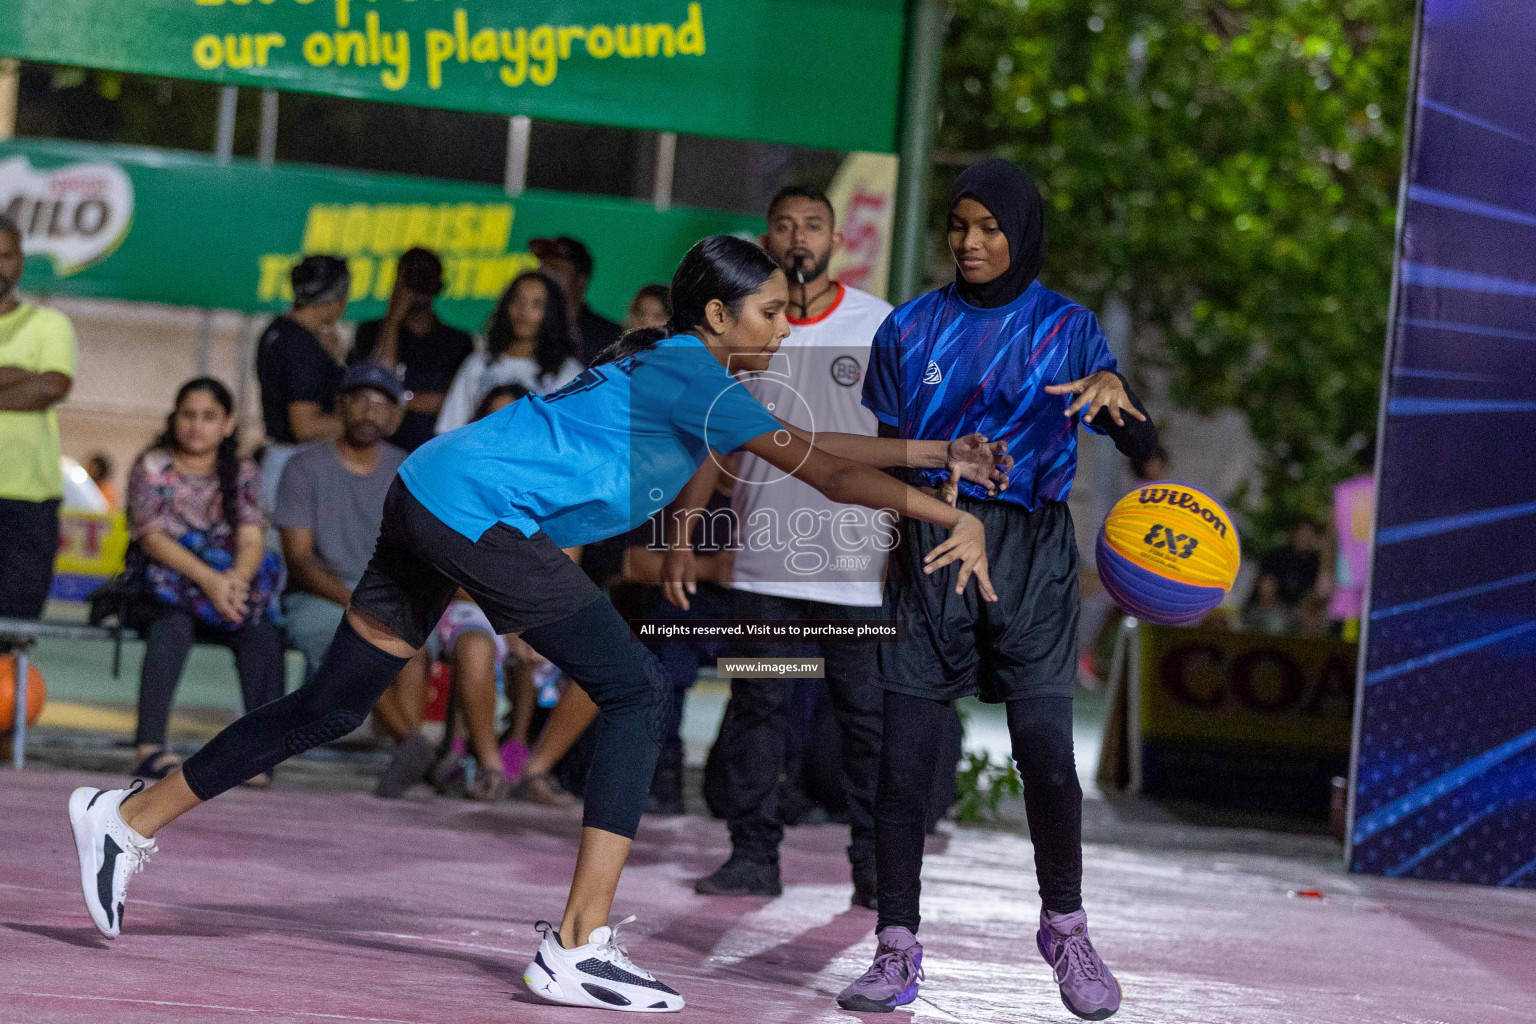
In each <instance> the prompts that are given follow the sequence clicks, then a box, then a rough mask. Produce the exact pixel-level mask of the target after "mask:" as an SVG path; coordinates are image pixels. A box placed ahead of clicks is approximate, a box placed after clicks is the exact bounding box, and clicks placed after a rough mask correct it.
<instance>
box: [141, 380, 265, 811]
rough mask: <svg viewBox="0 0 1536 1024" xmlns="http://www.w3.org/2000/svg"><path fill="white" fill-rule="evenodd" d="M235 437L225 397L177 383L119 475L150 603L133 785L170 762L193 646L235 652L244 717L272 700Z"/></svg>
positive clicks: (247, 485)
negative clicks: (155, 432) (157, 428)
mask: <svg viewBox="0 0 1536 1024" xmlns="http://www.w3.org/2000/svg"><path fill="white" fill-rule="evenodd" d="M235 428H236V420H235V403H234V398H233V397H232V396H231V395H230V393H229V389H228V388H226V387H225V386H224V385H223V384H221V383H220V382H218V381H216V380H214V379H212V378H209V377H199V378H197V379H196V380H191V381H188V382H187V383H186V384H183V385H182V386H181V390H180V391H178V392H177V394H176V407H175V409H174V411H173V412H172V413H171V414H170V416H168V417H167V419H166V425H165V432H164V433H162V434H161V435H160V436H159V437H158V438H156V439H155V442H154V443H153V444H152V445H151V446H150V447H149V448H148V449H147V450H146V451H145V452H144V453H143V454H142V455H140V456H139V457H138V459H137V460H135V462H134V464H133V469H132V471H131V472H130V473H129V476H128V528H129V534H130V536H131V537H132V538H133V542H134V547H133V550H132V552H131V557H132V559H133V563H132V564H133V566H134V572H135V574H136V575H137V574H142V579H143V581H144V589H145V590H146V591H147V592H148V593H149V594H151V595H152V596H153V599H154V604H155V605H156V608H155V613H154V619H153V622H152V623H151V625H150V626H149V628H148V630H147V632H146V635H145V641H146V645H145V650H144V665H143V670H142V672H141V674H140V677H139V722H138V731H137V734H136V736H135V743H136V745H137V756H138V761H139V763H138V766H137V767H136V768H135V769H134V774H135V775H137V776H140V777H143V778H151V779H161V778H164V777H165V776H166V775H167V774H168V773H169V772H170V771H171V770H172V769H173V768H175V767H176V766H177V765H178V764H179V763H180V761H179V759H177V758H176V757H175V755H173V754H172V753H171V752H170V751H169V750H167V749H166V726H167V722H168V720H169V718H170V713H171V701H172V699H173V698H174V697H175V694H176V686H177V684H178V683H179V682H180V681H181V675H182V671H183V670H184V669H185V668H186V664H187V655H188V654H189V653H191V650H192V645H193V643H194V642H195V641H198V640H201V641H203V642H207V643H219V644H223V645H224V646H226V647H229V648H230V649H231V650H233V651H234V655H235V669H236V671H237V672H238V673H239V675H240V690H241V694H242V696H243V698H244V701H245V710H246V711H247V712H250V711H252V710H254V709H256V708H258V707H260V706H262V705H263V704H266V703H268V702H270V701H274V700H276V699H278V698H279V697H281V696H282V695H283V644H282V638H281V636H280V635H279V633H278V629H277V626H276V625H275V624H274V623H273V622H272V619H271V616H270V615H269V614H268V611H269V607H268V606H269V605H270V603H271V598H272V590H273V588H274V587H275V586H276V583H277V574H278V564H277V558H276V556H274V555H270V554H269V555H265V556H264V555H263V552H262V516H261V509H260V507H259V505H258V503H257V502H258V495H259V493H260V489H261V477H260V473H259V472H258V470H257V469H256V466H255V465H254V464H253V463H251V462H248V461H245V460H242V459H240V458H239V456H238V455H237V454H236V451H237V447H238V441H237V440H236V436H235ZM252 781H253V782H257V783H265V782H270V781H271V778H270V776H260V777H258V779H256V780H252Z"/></svg>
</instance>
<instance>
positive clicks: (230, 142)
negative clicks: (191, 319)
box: [196, 85, 240, 377]
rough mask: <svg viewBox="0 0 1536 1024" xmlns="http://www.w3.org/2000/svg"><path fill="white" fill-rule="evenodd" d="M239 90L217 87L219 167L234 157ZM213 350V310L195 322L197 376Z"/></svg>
mask: <svg viewBox="0 0 1536 1024" xmlns="http://www.w3.org/2000/svg"><path fill="white" fill-rule="evenodd" d="M239 102H240V90H239V89H237V88H236V87H235V86H233V85H224V86H220V87H219V119H218V122H217V123H216V124H215V125H214V131H213V156H214V159H215V160H217V161H218V162H219V164H220V166H228V164H229V161H230V160H231V159H232V158H233V157H234V155H235V107H236V106H237V105H238V104H239ZM211 348H213V310H211V309H205V310H203V313H202V316H201V317H199V318H198V322H197V356H196V360H197V375H198V376H199V377H206V376H208V364H209V350H210V349H211Z"/></svg>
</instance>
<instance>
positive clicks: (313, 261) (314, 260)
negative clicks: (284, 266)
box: [288, 255, 352, 306]
mask: <svg viewBox="0 0 1536 1024" xmlns="http://www.w3.org/2000/svg"><path fill="white" fill-rule="evenodd" d="M288 279H289V280H290V281H291V282H292V283H293V301H294V304H295V305H298V306H314V305H318V304H319V303H322V302H330V301H332V300H333V299H339V298H342V297H344V296H345V295H346V294H347V290H348V289H349V288H350V287H351V286H352V272H351V271H350V270H348V269H347V261H346V260H343V259H341V258H339V257H336V256H322V255H315V256H305V257H304V258H303V259H302V260H300V261H299V262H298V263H297V264H296V265H295V266H294V268H293V270H292V271H291V272H290V273H289V275H288Z"/></svg>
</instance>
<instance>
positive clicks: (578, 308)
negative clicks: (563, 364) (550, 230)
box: [528, 235, 623, 366]
mask: <svg viewBox="0 0 1536 1024" xmlns="http://www.w3.org/2000/svg"><path fill="white" fill-rule="evenodd" d="M528 250H529V251H530V252H532V253H533V254H534V255H535V256H537V257H538V258H539V270H540V271H542V272H543V273H544V274H546V275H548V276H549V278H550V279H552V280H553V281H554V282H555V284H556V285H558V286H559V288H560V294H561V295H563V296H564V297H565V304H566V305H565V310H566V321H567V322H568V323H569V324H571V326H572V328H573V335H574V340H575V343H576V347H577V351H576V357H577V358H578V359H580V360H581V363H582V365H583V366H591V365H592V363H593V362H594V361H596V359H597V357H598V356H599V355H600V354H601V353H602V351H603V350H604V349H606V348H607V347H608V346H609V345H612V344H613V343H614V342H616V341H618V340H619V336H620V335H621V334H623V329H622V328H621V327H619V325H618V324H616V323H614V322H613V321H612V320H609V319H608V318H607V317H605V316H603V315H602V314H600V313H597V312H595V311H594V310H593V309H592V307H591V306H589V305H587V286H588V285H590V284H591V283H592V272H593V270H594V269H595V265H594V264H593V262H592V253H591V252H590V251H589V250H588V249H587V247H586V246H585V245H583V244H582V243H581V242H579V241H577V240H576V239H574V238H571V237H570V236H569V235H561V236H560V237H559V238H535V239H533V240H532V241H530V242H529V243H528Z"/></svg>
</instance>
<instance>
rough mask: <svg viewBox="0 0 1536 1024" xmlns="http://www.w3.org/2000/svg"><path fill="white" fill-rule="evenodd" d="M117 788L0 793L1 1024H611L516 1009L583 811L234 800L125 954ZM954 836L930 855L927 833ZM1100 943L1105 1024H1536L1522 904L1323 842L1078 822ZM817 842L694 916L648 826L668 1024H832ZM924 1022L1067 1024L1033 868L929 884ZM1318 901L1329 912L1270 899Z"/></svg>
mask: <svg viewBox="0 0 1536 1024" xmlns="http://www.w3.org/2000/svg"><path fill="white" fill-rule="evenodd" d="M120 779H121V777H120V776H101V775H85V774H81V773H75V772H62V771H56V770H51V769H48V768H45V767H41V766H39V767H36V768H30V769H28V770H27V771H25V772H23V773H20V774H16V773H13V772H10V771H8V770H3V771H0V814H3V821H4V826H5V828H4V832H5V838H4V842H3V845H0V1022H3V1024H11V1022H27V1024H76V1022H91V1024H101V1022H103V1021H111V1022H114V1024H117V1022H121V1024H138V1022H146V1024H147V1022H200V1024H201V1022H207V1024H223V1022H237V1021H241V1022H245V1021H249V1022H257V1021H259V1022H263V1024H265V1022H287V1021H293V1022H318V1021H391V1022H395V1021H398V1022H407V1021H408V1022H433V1024H438V1022H440V1024H478V1022H530V1024H539V1022H546V1021H547V1022H566V1021H616V1020H618V1019H620V1018H619V1016H618V1015H617V1014H611V1013H604V1012H602V1011H581V1010H571V1009H565V1008H559V1007H550V1006H545V1005H541V1004H539V1003H537V1002H536V1001H534V1000H533V998H532V997H531V996H529V995H527V994H526V993H525V992H524V991H523V989H522V986H521V982H520V979H521V976H522V968H523V964H524V963H525V962H526V961H527V960H528V959H529V957H530V956H531V955H532V953H533V950H534V948H535V944H536V936H535V934H534V931H533V927H532V926H533V922H534V921H535V920H536V919H537V918H540V917H556V916H558V914H559V911H560V906H561V902H562V896H563V890H564V886H565V883H566V881H567V879H568V872H569V869H570V864H571V858H572V852H573V850H574V848H575V840H576V836H577V832H578V828H579V814H578V812H576V811H569V812H567V811H565V810H545V809H538V808H531V807H529V806H527V805H519V804H502V805H500V806H496V807H485V806H480V805H474V804H469V803H466V802H464V801H449V800H443V799H437V798H431V799H428V798H423V799H420V800H407V801H402V802H394V803H386V802H383V801H379V800H376V799H374V798H373V797H371V796H367V795H363V794H360V793H359V794H341V795H336V794H327V793H312V792H294V791H285V790H283V789H282V788H279V789H277V790H273V791H270V792H266V793H260V792H251V791H243V790H242V791H237V792H234V793H231V794H229V795H228V796H227V797H224V798H222V799H220V800H219V801H217V802H216V803H214V804H212V805H210V806H208V807H205V808H202V809H200V810H199V811H197V812H195V813H194V814H192V815H191V816H189V817H188V818H186V819H185V820H184V821H183V822H182V823H181V824H180V825H177V826H175V827H174V828H172V829H169V830H167V831H166V833H165V834H164V835H163V836H162V837H161V843H160V845H161V852H160V853H159V854H158V855H157V857H156V858H155V860H154V861H153V863H151V864H150V865H149V867H148V869H147V870H146V871H145V873H144V874H142V875H140V876H138V878H137V879H135V883H134V886H133V888H132V891H131V898H130V903H129V905H128V910H127V914H126V915H125V916H126V921H127V924H126V928H125V930H124V934H123V935H122V937H121V938H119V939H117V940H115V941H113V942H110V943H109V942H108V941H106V940H104V939H101V938H98V937H97V934H96V932H95V930H94V929H93V928H92V927H91V924H90V922H89V920H88V919H87V917H86V914H85V909H84V906H83V904H82V902H81V899H80V896H79V893H78V889H77V881H76V879H77V869H76V866H75V857H74V851H73V847H72V844H71V842H70V839H69V834H68V828H67V824H66V819H65V815H64V801H65V799H66V798H67V796H68V794H69V792H70V790H71V788H73V787H74V786H76V785H79V784H82V783H91V784H97V785H101V784H112V785H120V784H121V781H120ZM946 829H948V826H946ZM1087 832H1088V840H1089V842H1088V845H1087V849H1086V857H1087V866H1086V884H1085V891H1086V893H1087V894H1088V909H1089V915H1090V920H1091V922H1092V925H1093V933H1094V938H1095V940H1096V943H1097V945H1098V947H1099V949H1100V950H1101V952H1102V953H1103V954H1104V956H1105V958H1106V960H1107V961H1108V962H1109V963H1110V964H1111V965H1112V966H1113V967H1114V968H1115V970H1116V971H1117V973H1118V975H1119V977H1120V979H1121V982H1122V984H1123V985H1124V988H1125V1005H1124V1008H1123V1009H1122V1011H1121V1014H1120V1016H1119V1017H1118V1018H1117V1019H1118V1020H1125V1021H1149V1022H1150V1021H1156V1022H1160V1024H1162V1022H1211V1024H1237V1022H1258V1024H1269V1022H1275V1024H1280V1022H1286V1024H1291V1022H1318V1024H1324V1022H1326V1024H1344V1022H1355V1021H1362V1022H1363V1021H1394V1022H1414V1024H1417V1022H1425V1024H1429V1022H1442V1024H1451V1022H1457V1024H1459V1022H1469V1024H1471V1022H1477V1024H1499V1022H1505V1021H1509V1022H1516V1021H1525V1022H1529V1021H1532V1020H1536V894H1532V893H1530V892H1508V891H1489V890H1482V889H1474V888H1471V887H1452V886H1437V885H1424V884H1417V883H1397V882H1385V881H1381V880H1378V879H1363V878H1355V877H1349V876H1346V875H1344V874H1343V873H1342V872H1341V871H1340V870H1339V868H1338V867H1337V856H1336V854H1335V853H1334V852H1333V851H1334V849H1335V848H1334V847H1333V846H1332V844H1331V842H1329V841H1327V840H1325V839H1322V838H1319V837H1286V836H1277V835H1274V834H1270V833H1258V832H1242V831H1236V830H1225V829H1205V828H1200V829H1196V828H1192V827H1189V826H1187V825H1183V824H1181V823H1179V822H1177V821H1174V820H1171V819H1168V818H1166V817H1163V818H1157V817H1156V816H1155V815H1153V816H1148V815H1146V814H1142V815H1141V816H1140V817H1139V818H1137V817H1136V816H1134V815H1132V816H1130V817H1127V816H1125V814H1124V812H1123V811H1121V810H1117V809H1115V808H1114V807H1113V806H1112V805H1108V804H1105V803H1104V802H1103V801H1097V800H1094V801H1090V802H1089V805H1088V824H1087ZM845 836H846V833H845V832H843V831H842V830H840V829H838V828H837V827H835V826H823V827H816V828H800V829H795V830H792V831H791V833H790V839H789V841H788V842H787V843H786V846H785V851H784V881H785V893H784V895H783V896H782V897H781V898H779V899H776V900H767V899H753V900H730V899H723V898H705V897H700V896H696V895H694V894H693V892H692V891H691V889H690V887H689V883H690V881H691V880H692V879H693V878H694V877H696V876H698V875H701V874H704V873H706V872H708V871H709V870H711V869H713V868H714V867H715V866H716V865H717V864H718V863H719V861H720V860H721V859H722V858H723V856H724V854H725V851H726V843H725V830H724V827H723V826H722V825H721V824H720V823H718V822H713V821H707V820H706V819H703V818H700V817H688V818H680V819H651V818H648V819H647V820H646V823H645V824H644V825H643V826H642V829H641V834H640V838H639V840H638V841H637V843H636V846H635V852H634V857H633V859H632V861H631V868H630V870H629V872H628V873H627V874H626V875H625V879H624V884H623V887H622V888H621V889H620V892H619V899H618V904H617V907H616V910H617V915H616V916H623V915H627V914H630V913H633V914H637V915H638V916H639V921H638V923H637V925H636V926H633V930H632V931H631V932H630V940H629V942H628V945H629V947H630V949H631V952H632V953H633V954H635V955H636V956H637V958H638V959H639V960H640V962H641V963H642V964H643V965H644V966H646V967H649V968H651V969H652V970H654V971H655V972H656V973H657V974H658V975H660V976H661V977H662V978H664V979H665V980H667V981H669V982H670V983H671V984H672V985H673V987H675V988H677V989H679V990H680V991H681V992H682V993H683V994H684V996H685V997H686V998H687V999H688V1001H689V1007H688V1009H686V1010H685V1011H684V1013H683V1016H682V1017H681V1018H678V1019H684V1020H692V1021H698V1022H701V1024H703V1022H715V1021H731V1022H733V1024H746V1022H778V1021H796V1022H798V1021H835V1020H843V1021H851V1020H855V1019H858V1018H857V1015H852V1014H844V1013H842V1012H840V1011H839V1010H837V1008H836V1007H835V1005H834V1004H833V1002H832V996H833V994H834V993H835V992H836V991H837V990H838V989H839V988H840V987H841V986H842V985H843V984H845V983H846V982H847V981H848V980H849V979H851V978H852V977H854V976H855V975H857V974H858V972H859V971H860V970H862V968H863V967H864V966H866V965H867V963H868V958H869V955H870V952H871V946H872V943H871V939H870V935H869V932H870V929H871V927H872V926H873V923H874V915H873V914H872V913H871V912H869V911H865V910H851V909H849V907H848V892H849V888H848V884H847V874H846V865H845V862H844V860H843V855H842V845H843V843H844V842H845V841H846V840H845ZM924 883H925V900H924V909H925V911H926V913H927V914H928V917H929V921H928V923H927V924H925V925H924V927H923V930H922V938H923V939H924V942H925V944H926V948H927V963H926V967H927V972H928V974H927V982H926V983H925V985H924V988H923V996H922V998H921V999H920V1001H919V1002H917V1003H916V1004H914V1005H913V1006H912V1007H911V1008H910V1012H905V1013H903V1012H898V1013H897V1014H895V1015H892V1016H890V1017H887V1018H884V1019H887V1020H893V1021H901V1020H920V1021H965V1022H994V1021H996V1022H1003V1021H1067V1020H1075V1018H1072V1017H1070V1015H1068V1014H1067V1013H1066V1011H1065V1010H1064V1009H1063V1008H1062V1007H1061V1004H1060V1003H1059V1002H1058V1000H1057V996H1056V991H1055V987H1054V986H1053V985H1052V984H1051V981H1050V976H1049V972H1048V970H1047V968H1046V967H1045V965H1044V964H1042V963H1041V962H1040V961H1039V959H1038V957H1037V955H1036V953H1035V950H1034V939H1033V930H1034V916H1035V913H1036V903H1035V900H1034V897H1033V889H1034V885H1033V879H1032V862H1031V853H1030V845H1029V842H1028V840H1027V839H1026V838H1023V837H1022V836H1019V835H1015V834H1010V833H1006V832H997V831H988V830H978V829H969V828H962V829H955V830H954V831H953V832H950V833H949V834H948V835H947V836H945V837H939V838H936V839H935V840H934V841H933V845H932V846H931V848H930V855H929V857H928V861H927V867H926V869H925V875H924ZM1311 889H1319V890H1321V891H1322V892H1323V893H1324V898H1323V899H1321V900H1318V899H1311V898H1305V897H1295V896H1292V895H1290V894H1291V893H1292V892H1294V891H1299V890H1311Z"/></svg>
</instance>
